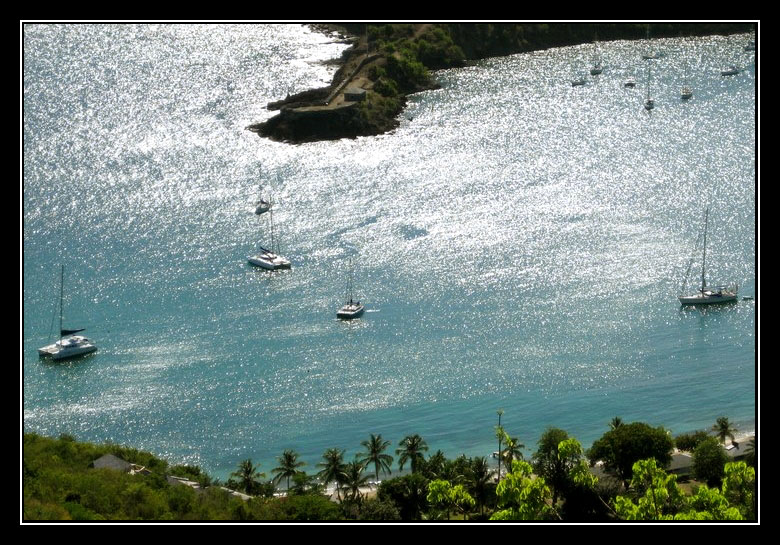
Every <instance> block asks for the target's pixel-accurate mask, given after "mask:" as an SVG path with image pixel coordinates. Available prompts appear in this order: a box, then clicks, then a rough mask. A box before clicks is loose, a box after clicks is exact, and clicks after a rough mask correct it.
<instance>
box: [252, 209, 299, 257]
mask: <svg viewBox="0 0 780 545" xmlns="http://www.w3.org/2000/svg"><path fill="white" fill-rule="evenodd" d="M268 216H269V218H270V223H271V249H270V250H267V249H266V248H263V247H262V246H261V247H260V252H259V253H257V254H255V255H253V256H250V257H249V259H248V261H249V263H251V264H252V265H255V266H257V267H262V268H263V269H267V270H269V271H275V270H277V269H289V268H290V266H291V265H290V260H289V259H287V258H285V257H282V256H280V255H278V254H277V253H276V252H277V249H276V243H275V241H274V217H273V212H269V213H268Z"/></svg>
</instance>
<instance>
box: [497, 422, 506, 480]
mask: <svg viewBox="0 0 780 545" xmlns="http://www.w3.org/2000/svg"><path fill="white" fill-rule="evenodd" d="M496 414H498V426H497V427H496V439H498V480H499V481H500V480H501V439H503V438H504V428H502V427H501V415H502V414H504V409H498V410H497V411H496Z"/></svg>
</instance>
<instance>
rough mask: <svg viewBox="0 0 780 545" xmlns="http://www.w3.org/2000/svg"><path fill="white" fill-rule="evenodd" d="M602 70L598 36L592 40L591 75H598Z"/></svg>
mask: <svg viewBox="0 0 780 545" xmlns="http://www.w3.org/2000/svg"><path fill="white" fill-rule="evenodd" d="M603 71H604V67H603V66H602V64H601V50H600V49H599V43H598V38H596V40H595V41H594V42H593V67H592V68H591V69H590V75H591V76H598V75H599V74H601V72H603Z"/></svg>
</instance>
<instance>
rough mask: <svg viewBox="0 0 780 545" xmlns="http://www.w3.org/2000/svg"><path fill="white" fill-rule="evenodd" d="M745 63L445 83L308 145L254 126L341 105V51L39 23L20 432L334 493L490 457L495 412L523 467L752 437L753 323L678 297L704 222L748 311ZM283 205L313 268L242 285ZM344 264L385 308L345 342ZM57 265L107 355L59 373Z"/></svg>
mask: <svg viewBox="0 0 780 545" xmlns="http://www.w3.org/2000/svg"><path fill="white" fill-rule="evenodd" d="M747 40H748V36H746V35H743V36H730V37H723V36H713V37H708V38H697V39H673V40H658V41H657V43H658V44H660V45H661V48H662V49H663V50H664V51H665V52H666V56H665V57H664V58H663V59H660V60H656V61H642V60H641V58H640V55H641V53H642V52H643V47H642V45H641V44H640V43H637V42H627V41H621V42H612V43H603V44H602V50H603V58H604V64H605V70H604V73H603V74H602V75H600V76H598V77H595V78H594V77H591V76H588V83H587V85H586V86H584V87H576V88H573V87H571V85H570V84H569V80H570V79H571V77H572V75H573V72H574V70H576V69H577V67H581V68H582V70H585V68H586V67H587V63H588V62H589V60H590V58H591V53H592V49H591V47H592V46H587V45H585V46H581V47H569V48H561V49H551V50H548V51H542V52H537V53H533V54H524V55H513V56H508V57H502V58H495V59H488V60H484V61H480V62H478V63H477V64H476V65H475V66H470V67H467V68H462V69H456V70H447V71H442V72H439V73H437V79H438V80H439V82H440V83H441V85H442V88H441V89H439V90H435V91H427V92H423V93H419V94H417V95H414V96H412V97H411V99H410V102H409V105H408V108H407V110H406V111H405V112H404V114H403V115H402V117H401V126H400V127H399V128H398V129H397V130H395V131H393V132H392V133H390V134H385V135H382V136H377V137H368V138H358V139H355V140H340V141H334V142H318V143H312V144H305V145H300V146H292V145H287V144H283V143H275V142H271V141H268V140H263V139H260V138H258V137H257V136H256V135H254V134H253V133H251V132H249V131H246V130H245V127H246V126H247V125H249V124H251V123H253V122H257V121H261V120H264V119H267V118H269V117H270V116H272V115H274V112H269V111H267V110H266V109H265V105H266V104H267V103H268V102H269V101H272V100H278V99H280V98H283V97H284V96H285V95H286V94H287V93H295V92H298V91H302V90H305V89H308V88H312V87H319V86H324V85H326V84H327V83H329V82H330V80H331V77H332V74H333V70H334V69H333V67H332V66H329V65H326V64H324V63H323V61H326V60H328V59H331V58H335V57H338V56H339V55H340V53H341V51H342V50H343V49H344V47H345V46H344V45H343V44H338V43H335V41H334V39H333V38H332V37H328V36H324V35H322V34H317V33H314V32H311V31H310V30H308V29H307V28H305V27H302V26H298V25H218V26H213V25H86V26H82V25H31V26H25V27H24V59H23V60H24V73H23V76H24V81H23V85H24V103H23V106H24V117H23V124H24V127H23V130H24V132H23V136H24V140H23V153H24V157H23V159H24V172H23V176H24V178H23V202H22V205H23V207H22V215H23V224H22V229H23V247H22V249H23V255H22V278H21V280H22V290H23V320H22V326H23V339H22V350H21V352H22V356H21V357H22V364H23V373H22V387H23V392H22V393H23V426H24V429H25V430H29V431H37V432H39V433H42V434H47V435H58V434H60V433H71V434H73V435H74V436H76V437H77V438H79V439H82V440H88V441H96V442H105V441H113V442H117V443H122V444H127V445H131V446H134V447H137V448H141V449H145V450H149V451H151V452H154V453H156V454H158V455H160V456H163V457H165V458H167V459H169V460H170V461H172V462H173V463H191V464H198V465H200V466H201V467H203V468H204V469H205V470H206V471H208V472H209V473H210V474H212V475H214V476H217V477H220V478H223V479H224V478H226V477H227V476H228V475H229V473H230V472H231V471H234V470H235V469H236V467H237V465H238V463H239V462H240V461H241V460H243V459H246V458H252V460H253V461H255V462H260V463H261V470H264V471H266V473H268V474H270V469H271V468H273V467H275V465H276V464H275V457H276V456H279V455H280V454H281V452H282V451H283V450H284V449H286V448H292V449H295V450H297V451H298V452H299V453H300V454H301V457H302V459H303V460H305V461H306V462H307V464H308V465H307V467H306V468H307V469H308V470H309V471H315V470H316V468H315V467H314V466H315V464H316V463H317V462H318V461H319V459H320V456H321V454H322V453H323V452H324V450H325V449H327V448H329V447H339V448H344V449H346V450H347V456H348V457H351V456H352V454H353V453H355V452H357V451H359V450H360V449H361V447H360V441H362V440H364V439H367V438H368V436H369V434H370V433H375V434H382V436H383V437H384V438H386V439H390V440H391V441H392V442H393V444H394V445H395V444H396V443H397V442H398V441H400V440H401V438H402V437H403V436H405V435H407V434H411V433H418V434H420V435H421V436H423V438H424V439H425V440H426V441H427V443H428V444H429V446H430V447H431V452H433V451H435V450H436V449H441V450H443V451H444V452H445V454H447V455H448V456H452V457H454V456H457V455H458V454H461V453H465V454H467V455H488V454H489V453H490V452H492V451H493V450H495V445H494V443H495V440H494V434H493V427H494V426H495V424H496V423H497V415H496V411H497V410H498V409H503V410H504V414H503V417H502V424H504V425H505V426H506V427H507V429H508V431H509V432H510V433H511V434H512V435H513V436H517V437H519V438H520V439H521V442H523V443H525V445H526V447H528V448H527V449H526V453H527V454H530V453H532V452H533V450H534V447H535V445H536V441H537V439H538V437H539V435H540V433H541V432H542V431H543V430H544V429H545V428H546V427H547V426H557V427H561V428H563V429H566V430H567V431H568V432H569V433H570V434H571V435H573V436H575V437H577V438H579V439H580V440H581V441H582V442H583V443H584V444H586V445H589V444H590V443H591V442H592V441H594V440H595V439H597V438H598V437H599V436H601V434H602V433H604V431H606V429H607V423H608V422H609V420H610V419H611V418H613V417H614V416H620V417H621V418H623V420H624V421H634V420H639V421H645V422H648V423H651V424H653V425H663V426H665V427H667V428H670V429H671V430H672V432H673V433H680V432H684V431H690V430H694V429H701V428H709V427H710V426H711V425H712V424H713V423H714V422H715V419H716V418H717V417H718V416H721V415H726V416H728V417H729V419H730V420H731V421H732V422H735V423H736V424H737V427H738V428H739V429H740V430H748V429H753V427H754V425H755V417H756V411H757V406H756V370H757V368H758V366H757V351H756V333H757V327H756V323H757V322H756V302H755V301H739V302H738V303H737V304H735V305H731V306H727V307H722V308H713V309H707V310H706V311H699V310H695V309H681V308H680V306H679V304H678V302H677V295H678V291H679V289H680V284H681V281H682V279H683V276H684V273H685V270H686V267H687V265H688V261H689V259H690V257H691V256H692V255H695V253H696V252H695V246H696V242H697V238H698V237H699V236H700V232H701V230H702V228H703V222H704V209H705V208H706V207H707V206H708V205H710V206H711V207H712V208H711V212H710V230H709V233H708V277H709V279H710V280H711V281H712V282H713V283H721V282H723V283H725V282H736V283H738V284H739V286H740V294H741V295H755V285H756V262H757V254H756V225H757V223H756V186H757V184H756V153H755V149H756V115H755V112H756V102H755V97H756V86H755V84H756V66H755V65H754V58H753V53H746V52H744V51H743V50H742V47H743V45H744V44H745V43H746V42H747ZM646 62H652V63H653V64H652V70H651V86H650V88H651V92H652V94H653V96H654V98H655V101H656V108H655V110H653V111H652V113H650V114H648V113H647V112H646V111H645V110H644V109H643V107H642V103H643V101H644V96H645V83H646ZM729 64H738V65H741V66H744V67H745V71H744V72H742V73H741V74H739V75H737V76H734V77H731V78H722V77H721V76H720V75H719V70H720V68H721V67H722V66H726V65H729ZM630 75H631V76H635V77H636V79H637V87H636V88H635V89H633V90H631V89H625V88H623V80H624V79H625V78H626V77H628V76H630ZM684 80H687V81H688V82H689V84H690V85H691V86H692V87H693V90H694V97H693V98H692V99H691V100H690V101H688V102H687V103H686V102H683V101H681V100H680V98H679V89H680V86H681V85H682V84H683V81H684ZM261 187H262V188H263V193H264V195H265V196H268V195H270V196H271V198H272V199H273V200H274V202H275V203H276V205H275V212H274V226H275V235H276V238H277V241H278V242H279V243H280V246H281V253H282V254H283V255H285V256H286V257H288V258H290V259H291V261H292V262H293V268H292V270H290V271H283V272H277V273H267V272H264V271H261V270H258V269H255V268H253V267H252V266H251V265H248V264H247V262H246V258H247V257H248V256H249V255H251V254H252V253H253V252H254V251H255V250H256V249H257V247H258V246H259V245H268V244H269V237H270V234H269V230H268V220H267V218H265V217H258V216H256V215H255V214H254V213H253V210H254V207H253V203H254V201H255V200H256V199H257V197H258V194H259V191H260V188H261ZM350 260H351V261H352V263H353V264H354V269H355V273H354V274H355V282H354V283H355V291H356V293H355V295H356V296H357V298H359V299H361V301H363V302H364V303H365V304H366V308H367V311H366V313H365V314H364V315H363V317H362V318H361V319H360V320H356V321H354V322H351V323H343V322H340V321H338V320H337V319H336V318H335V312H336V310H337V308H338V307H339V305H340V304H341V302H342V300H343V297H344V293H345V289H346V284H347V278H348V272H349V262H350ZM63 263H64V264H65V267H66V269H65V270H66V278H65V286H66V298H65V311H66V325H67V326H74V327H75V326H82V327H87V332H86V333H87V335H88V336H89V337H90V338H92V339H93V340H94V341H95V342H96V343H97V344H98V346H99V351H98V352H97V354H94V355H92V356H89V357H86V358H84V359H80V360H75V361H71V362H68V363H61V364H56V365H54V364H51V363H48V362H46V361H44V360H39V358H38V356H37V348H38V347H40V346H42V345H43V344H45V343H46V342H47V341H49V340H50V339H51V338H52V336H53V332H54V329H53V327H52V326H53V325H54V327H56V318H55V314H56V312H57V304H58V296H59V271H60V264H63ZM696 267H698V265H696V264H694V270H695V269H696ZM393 448H394V447H393Z"/></svg>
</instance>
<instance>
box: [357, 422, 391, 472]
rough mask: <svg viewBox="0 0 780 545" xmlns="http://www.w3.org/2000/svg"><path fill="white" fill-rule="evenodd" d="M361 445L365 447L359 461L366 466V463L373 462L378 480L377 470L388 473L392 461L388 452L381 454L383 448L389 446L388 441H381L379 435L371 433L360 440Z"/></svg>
mask: <svg viewBox="0 0 780 545" xmlns="http://www.w3.org/2000/svg"><path fill="white" fill-rule="evenodd" d="M360 444H361V445H363V446H364V447H365V448H366V453H365V456H363V457H362V458H361V461H362V462H363V464H365V465H366V466H367V465H368V464H374V476H375V479H376V480H377V481H378V480H379V470H380V469H381V470H382V473H388V474H389V473H390V472H391V469H390V468H391V465H392V463H393V457H392V456H390V455H389V454H383V452H384V450H385V449H386V448H387V447H389V446H390V441H383V440H382V436H381V435H374V434H373V433H372V434H371V438H370V439H368V440H366V441H361V442H360Z"/></svg>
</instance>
